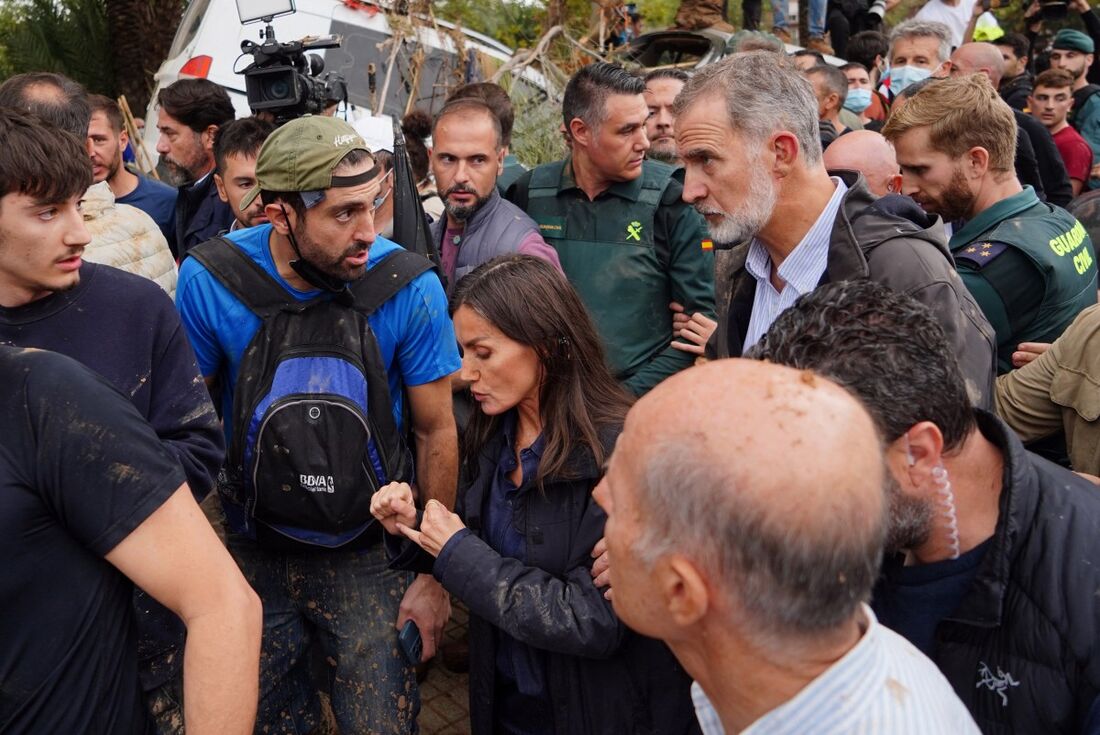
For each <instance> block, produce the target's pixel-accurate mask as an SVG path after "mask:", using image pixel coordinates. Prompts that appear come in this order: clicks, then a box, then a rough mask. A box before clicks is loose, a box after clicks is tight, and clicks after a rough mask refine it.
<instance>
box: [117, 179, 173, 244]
mask: <svg viewBox="0 0 1100 735" xmlns="http://www.w3.org/2000/svg"><path fill="white" fill-rule="evenodd" d="M176 193H177V192H176V188H175V187H173V186H168V184H164V183H161V182H160V181H156V180H154V179H147V178H145V177H144V176H138V185H137V188H136V189H134V190H133V191H132V192H130V193H129V194H127V195H126V196H124V197H118V198H117V199H115V201H116V202H118V203H119V204H129V205H130V206H131V207H137V208H138V209H140V210H141V211H142V212H145V214H147V215H149V216H150V217H152V218H153V221H154V222H156V223H157V227H159V228H160V231H161V232H162V233H164V238H165V239H166V240H168V241H169V242H171V238H170V237H169V235H172V236H173V237H174V236H175V235H174V233H175V228H176V225H175V222H176Z"/></svg>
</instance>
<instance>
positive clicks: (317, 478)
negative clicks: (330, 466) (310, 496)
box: [298, 475, 336, 493]
mask: <svg viewBox="0 0 1100 735" xmlns="http://www.w3.org/2000/svg"><path fill="white" fill-rule="evenodd" d="M298 484H300V485H301V486H302V489H303V490H305V491H306V492H311V493H335V492H336V481H335V480H333V479H332V475H298Z"/></svg>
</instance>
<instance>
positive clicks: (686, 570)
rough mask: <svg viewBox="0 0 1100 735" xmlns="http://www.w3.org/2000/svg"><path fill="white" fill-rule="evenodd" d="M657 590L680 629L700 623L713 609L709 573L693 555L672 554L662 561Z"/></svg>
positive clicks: (670, 617)
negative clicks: (690, 556)
mask: <svg viewBox="0 0 1100 735" xmlns="http://www.w3.org/2000/svg"><path fill="white" fill-rule="evenodd" d="M659 565H660V566H659V568H658V569H657V570H656V572H657V573H656V574H655V575H654V576H655V577H656V580H657V593H658V596H659V598H658V599H660V601H661V603H662V606H661V608H660V609H662V610H665V611H666V612H667V614H668V617H669V620H670V621H671V622H672V623H673V624H675V625H676V627H678V628H687V627H690V626H693V625H695V624H696V623H698V622H699V621H700V620H701V619H702V618H703V617H704V616H706V614H707V611H708V610H709V609H710V608H711V599H710V597H711V591H710V586H709V585H708V584H707V579H706V575H705V574H704V573H703V572H702V570H700V569H699V567H698V566H697V565H696V564H695V562H694V561H692V560H691V559H690V558H688V557H686V556H683V555H680V554H672V555H671V556H669V557H666V558H665V559H664V560H662V561H661V562H659Z"/></svg>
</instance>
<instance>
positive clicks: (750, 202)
mask: <svg viewBox="0 0 1100 735" xmlns="http://www.w3.org/2000/svg"><path fill="white" fill-rule="evenodd" d="M750 172H751V173H750V174H749V186H748V191H747V192H746V193H745V202H744V203H743V204H742V205H741V208H740V211H737V212H732V213H731V212H723V211H722V210H709V209H707V208H706V207H705V206H700V204H696V205H695V208H696V209H697V210H698V211H699V213H700V214H719V215H721V216H722V219H721V220H720V221H719V222H718V223H717V224H715V223H714V222H712V221H711V220H707V229H708V230H709V231H710V236H711V238H713V239H714V240H715V242H719V243H723V244H734V243H739V242H745V241H746V240H750V239H752V238H754V237H756V236H757V235H758V234H759V233H760V230H762V229H764V225H766V224H768V220H770V219H771V217H772V213H773V212H774V211H775V203H776V202H777V201H778V200H779V188H778V187H777V186H776V185H775V182H773V181H772V180H771V177H769V176H768V174H767V172H765V171H764V169H763V168H761V167H759V166H753V167H752V168H751V169H750Z"/></svg>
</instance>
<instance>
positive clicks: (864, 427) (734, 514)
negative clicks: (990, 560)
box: [597, 360, 885, 640]
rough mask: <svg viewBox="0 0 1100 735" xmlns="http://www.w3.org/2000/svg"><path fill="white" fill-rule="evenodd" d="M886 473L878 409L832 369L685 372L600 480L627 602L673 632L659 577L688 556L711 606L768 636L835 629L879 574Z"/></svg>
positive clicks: (619, 605)
mask: <svg viewBox="0 0 1100 735" xmlns="http://www.w3.org/2000/svg"><path fill="white" fill-rule="evenodd" d="M883 482H884V474H883V460H882V452H881V446H880V443H879V439H878V436H877V433H876V431H875V427H874V424H873V422H872V420H871V418H870V416H869V415H868V414H867V412H866V411H865V410H864V409H863V408H862V406H861V405H860V404H859V402H858V401H857V400H856V399H855V398H853V397H852V395H851V394H849V393H848V392H847V391H845V390H844V389H842V388H840V387H838V386H837V385H835V384H833V383H831V382H830V381H828V380H825V379H823V378H821V377H819V376H817V375H815V374H813V373H811V372H808V371H799V370H793V369H789V368H783V367H779V366H776V365H770V364H765V363H754V362H751V361H746V360H722V361H718V362H713V363H708V364H706V365H703V366H700V367H696V368H692V369H691V370H687V371H684V372H682V373H679V374H677V375H675V376H673V377H672V378H670V379H668V380H666V381H665V382H663V383H661V385H659V386H658V387H657V388H655V389H654V390H653V391H652V392H651V393H649V394H648V395H647V396H646V397H645V398H643V399H642V400H641V401H639V402H638V403H637V404H636V405H635V407H634V408H633V409H632V410H631V412H630V414H629V415H628V417H627V421H626V427H625V429H624V431H623V434H622V436H621V437H620V439H619V442H618V445H617V446H616V449H615V453H614V455H613V457H612V459H611V463H610V466H609V469H608V474H607V476H606V478H605V480H604V483H603V484H601V487H600V489H599V490H598V491H597V498H598V499H599V500H600V502H601V504H603V505H604V506H605V508H607V509H608V514H609V518H610V519H609V521H608V525H607V532H606V534H607V542H608V546H609V549H611V554H612V556H613V558H614V559H615V563H614V564H613V565H612V575H613V580H612V585H613V587H614V589H615V606H616V609H617V610H618V611H619V613H620V615H621V616H622V617H623V619H624V621H626V622H627V623H628V624H629V625H631V626H632V627H635V628H637V629H639V630H640V631H641V632H643V633H647V634H649V635H656V636H658V637H661V636H662V633H668V632H669V631H667V630H662V626H663V625H665V624H666V623H667V622H668V614H667V611H661V610H659V609H654V607H653V605H654V602H653V601H654V600H661V599H664V597H662V595H659V594H654V591H653V590H648V591H647V589H646V587H647V580H649V582H648V584H652V583H653V580H654V579H665V578H666V577H665V576H664V575H662V574H661V573H660V572H659V571H657V572H655V571H654V570H655V569H658V568H659V567H660V566H661V565H662V564H669V565H672V566H673V567H675V565H676V564H677V562H676V561H675V560H676V559H681V560H683V559H687V560H690V561H689V562H688V563H690V565H692V567H693V568H698V569H699V570H701V572H700V573H701V574H702V575H703V576H705V577H706V587H708V588H709V589H712V590H714V591H715V593H716V594H717V596H718V597H720V598H722V599H720V600H718V599H716V600H712V601H711V606H712V607H713V609H715V610H725V611H733V612H732V614H733V615H734V617H735V618H736V619H737V620H738V621H740V622H741V623H742V624H744V625H746V626H749V627H751V628H752V629H753V630H756V631H758V632H759V633H760V634H762V635H765V636H770V637H771V639H773V640H774V639H785V638H791V637H798V638H801V637H805V636H813V635H817V634H820V633H824V632H828V631H830V630H834V629H836V628H837V627H839V626H840V625H841V624H843V623H844V622H846V621H848V620H850V619H851V617H852V615H854V614H855V612H856V610H857V608H858V605H859V603H860V602H861V601H863V600H865V599H866V598H867V597H868V596H869V594H870V590H871V585H872V584H873V582H874V580H875V577H876V575H877V572H878V564H879V559H880V555H881V552H882V544H883V535H884V514H885V510H884V506H885V501H884V493H883V487H884V486H883ZM662 621H664V622H662ZM680 632H681V633H684V634H685V635H690V633H687V632H686V628H685V629H684V630H682V631H680Z"/></svg>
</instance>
